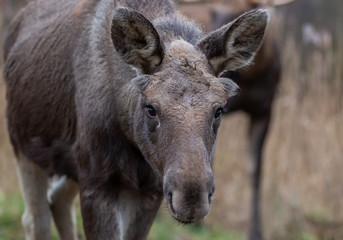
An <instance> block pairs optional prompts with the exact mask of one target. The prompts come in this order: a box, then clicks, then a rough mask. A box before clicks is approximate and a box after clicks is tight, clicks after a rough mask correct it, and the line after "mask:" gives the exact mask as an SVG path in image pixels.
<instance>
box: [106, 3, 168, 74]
mask: <svg viewBox="0 0 343 240" xmlns="http://www.w3.org/2000/svg"><path fill="white" fill-rule="evenodd" d="M111 31H112V33H111V34H112V41H113V45H114V47H115V49H116V50H117V52H118V54H119V55H120V56H121V58H122V59H123V60H124V61H125V62H126V63H128V64H130V65H132V66H134V67H136V68H138V69H140V70H141V71H142V72H143V73H145V74H149V73H152V72H153V71H154V70H155V68H156V66H158V65H159V64H161V62H162V59H163V45H162V43H161V40H160V36H159V35H158V33H157V31H156V29H155V28H154V26H153V25H152V23H151V22H150V21H149V20H148V19H146V18H145V17H144V16H143V15H142V14H140V13H139V12H137V11H134V10H132V9H129V8H124V7H121V8H118V9H116V10H115V12H114V16H113V20H112V29H111Z"/></svg>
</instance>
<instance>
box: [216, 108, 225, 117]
mask: <svg viewBox="0 0 343 240" xmlns="http://www.w3.org/2000/svg"><path fill="white" fill-rule="evenodd" d="M222 112H223V108H218V109H217V111H216V113H215V114H214V118H215V119H218V118H220V116H221V115H222Z"/></svg>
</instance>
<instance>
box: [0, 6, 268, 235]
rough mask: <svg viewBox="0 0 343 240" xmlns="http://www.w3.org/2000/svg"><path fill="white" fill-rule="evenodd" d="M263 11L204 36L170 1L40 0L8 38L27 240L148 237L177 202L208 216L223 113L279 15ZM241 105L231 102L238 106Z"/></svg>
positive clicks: (7, 72) (180, 215) (181, 218)
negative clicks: (77, 212) (53, 232)
mask: <svg viewBox="0 0 343 240" xmlns="http://www.w3.org/2000/svg"><path fill="white" fill-rule="evenodd" d="M268 19H269V14H268V12H267V11H266V10H262V9H258V10H253V11H250V12H248V13H245V14H243V15H242V16H240V17H238V18H237V19H235V20H234V21H233V22H230V23H228V24H226V25H224V26H223V27H221V28H219V29H218V30H216V31H213V32H210V33H208V34H204V33H203V32H202V31H201V30H200V28H199V27H197V25H196V24H195V23H194V22H192V21H190V20H188V19H186V18H185V17H183V16H182V15H181V14H179V13H178V12H177V11H176V10H175V8H174V5H173V3H171V2H170V1H169V0H145V1H134V0H117V1H113V0H62V1H61V0H33V1H31V2H30V3H29V4H28V5H27V6H26V7H25V8H24V9H23V10H21V11H20V13H19V15H18V16H16V18H15V19H14V20H13V22H12V23H11V26H10V28H9V32H8V34H7V37H6V39H5V43H4V59H5V66H4V78H5V82H6V88H7V123H8V131H9V135H10V140H11V143H12V145H13V149H14V152H15V154H16V157H17V167H18V173H19V174H18V175H19V180H20V187H21V190H22V194H23V197H24V202H25V206H26V209H25V212H24V215H23V217H22V223H23V226H24V229H25V234H26V239H44V240H46V239H50V219H51V217H53V219H54V222H55V224H56V226H57V230H58V232H59V235H60V237H61V239H76V238H77V236H76V230H75V227H74V222H75V221H74V217H73V210H74V198H75V196H76V195H77V194H78V193H79V196H80V202H81V213H82V218H83V228H84V232H85V235H86V238H87V239H102V240H104V239H146V237H147V234H148V232H149V229H150V226H151V224H152V222H153V220H154V217H155V215H156V212H157V210H158V209H159V206H160V204H161V201H162V199H163V197H165V199H166V202H167V206H168V209H169V212H170V214H171V216H172V217H173V218H175V219H176V220H177V221H178V222H180V223H184V224H190V223H193V222H195V221H198V220H201V219H203V218H204V217H205V216H206V215H207V214H208V212H209V210H210V204H211V201H212V198H213V193H214V189H215V187H214V180H213V173H212V169H211V164H212V157H213V148H214V144H215V140H216V136H217V132H218V128H219V124H220V119H221V113H222V111H223V109H224V107H225V104H226V103H227V101H229V100H230V99H231V98H232V96H234V95H235V94H236V92H237V85H236V84H235V83H234V82H233V81H232V80H231V79H229V78H227V77H223V76H222V74H221V73H222V72H224V71H227V70H229V71H231V70H234V69H238V68H241V67H244V66H246V65H248V64H249V63H250V62H251V61H252V59H253V58H254V55H255V53H256V51H257V50H258V49H259V47H260V44H261V41H262V39H263V37H264V33H265V29H266V26H267V23H268ZM228 99H229V100H228Z"/></svg>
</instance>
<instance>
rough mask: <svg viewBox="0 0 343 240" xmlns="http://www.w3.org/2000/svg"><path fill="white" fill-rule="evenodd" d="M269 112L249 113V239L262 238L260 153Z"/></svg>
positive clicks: (266, 129)
mask: <svg viewBox="0 0 343 240" xmlns="http://www.w3.org/2000/svg"><path fill="white" fill-rule="evenodd" d="M270 115H271V112H270V111H267V112H264V114H260V115H251V116H250V117H251V119H250V129H249V141H250V156H251V164H252V168H251V178H252V179H251V181H252V182H251V183H252V190H253V192H252V215H251V223H250V224H251V229H250V240H262V239H264V238H263V232H262V224H261V214H260V208H261V206H260V197H261V196H260V195H261V182H262V162H263V158H262V153H263V146H264V142H265V138H266V135H267V131H268V126H269V122H270Z"/></svg>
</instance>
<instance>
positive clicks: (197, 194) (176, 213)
mask: <svg viewBox="0 0 343 240" xmlns="http://www.w3.org/2000/svg"><path fill="white" fill-rule="evenodd" d="M177 179H178V180H180V178H177ZM199 180H200V179H199ZM206 180H207V181H204V182H202V181H199V182H187V181H185V182H182V181H176V182H169V183H167V186H168V187H166V188H165V197H166V200H167V204H168V208H169V210H170V213H171V214H172V216H173V217H174V218H175V219H176V220H177V221H179V222H181V223H185V224H188V223H192V222H195V221H198V220H201V219H203V218H204V217H205V216H206V215H207V214H208V213H209V211H210V204H211V201H212V196H213V192H214V182H213V176H212V173H211V174H210V176H208V177H207V179H206Z"/></svg>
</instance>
